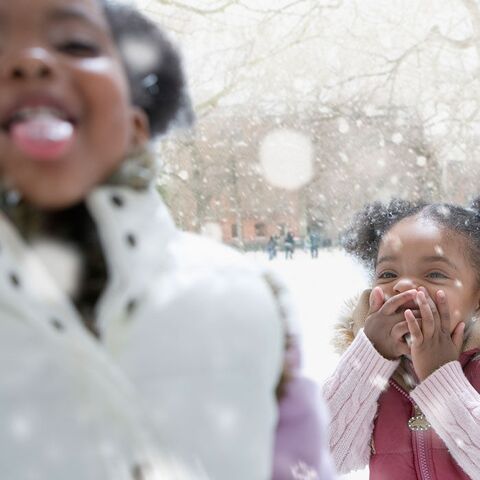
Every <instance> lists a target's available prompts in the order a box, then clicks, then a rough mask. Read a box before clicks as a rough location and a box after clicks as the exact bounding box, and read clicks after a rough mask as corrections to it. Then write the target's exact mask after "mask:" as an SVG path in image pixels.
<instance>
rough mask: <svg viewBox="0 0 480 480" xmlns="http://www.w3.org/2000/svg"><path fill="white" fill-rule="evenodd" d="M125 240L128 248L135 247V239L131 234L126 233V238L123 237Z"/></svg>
mask: <svg viewBox="0 0 480 480" xmlns="http://www.w3.org/2000/svg"><path fill="white" fill-rule="evenodd" d="M125 238H126V240H127V244H128V246H129V247H132V248H133V247H136V246H137V238H136V237H135V235H134V234H133V233H128V234H127V236H126V237H125Z"/></svg>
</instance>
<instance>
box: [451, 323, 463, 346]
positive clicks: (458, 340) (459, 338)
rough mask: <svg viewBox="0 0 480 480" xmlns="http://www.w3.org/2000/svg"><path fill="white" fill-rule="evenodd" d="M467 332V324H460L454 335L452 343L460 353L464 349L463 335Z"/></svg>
mask: <svg viewBox="0 0 480 480" xmlns="http://www.w3.org/2000/svg"><path fill="white" fill-rule="evenodd" d="M464 332H465V323H464V322H460V323H459V324H458V325H457V326H456V327H455V330H454V331H453V333H452V342H453V344H454V345H455V347H456V349H457V351H458V352H460V350H461V349H462V345H463V334H464Z"/></svg>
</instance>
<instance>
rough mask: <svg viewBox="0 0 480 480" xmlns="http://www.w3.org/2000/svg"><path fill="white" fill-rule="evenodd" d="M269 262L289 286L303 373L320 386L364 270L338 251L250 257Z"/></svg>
mask: <svg viewBox="0 0 480 480" xmlns="http://www.w3.org/2000/svg"><path fill="white" fill-rule="evenodd" d="M249 255H250V256H252V257H254V258H255V260H256V261H258V262H265V263H268V265H269V267H270V268H272V269H273V270H274V271H275V272H277V273H278V274H279V275H280V276H281V277H282V278H283V280H284V281H285V282H286V283H287V285H288V286H289V288H290V290H291V293H292V298H293V301H294V302H295V306H296V312H297V314H296V317H297V320H298V327H299V329H300V332H301V336H302V340H303V342H302V343H303V354H304V365H303V369H304V372H305V374H306V375H307V376H308V377H310V378H312V379H314V380H315V381H317V382H319V383H320V384H321V383H322V382H323V381H324V380H325V379H326V378H327V377H328V375H329V374H330V373H331V372H332V371H333V369H334V368H335V366H336V363H337V360H338V355H337V354H336V353H334V351H333V347H332V346H331V345H330V341H331V338H332V333H333V326H334V324H335V323H336V321H337V319H338V317H339V315H340V313H341V311H342V308H343V307H344V303H345V301H346V300H347V299H348V298H350V297H352V296H354V295H356V294H357V293H358V292H359V291H361V290H362V289H363V288H365V287H366V286H367V282H368V279H367V276H366V273H365V272H364V270H363V269H362V268H361V267H360V266H359V265H358V264H357V263H356V262H354V261H353V260H352V259H351V258H350V257H349V256H348V255H346V254H345V253H344V252H342V251H340V250H320V252H319V255H318V258H316V259H311V258H310V255H309V254H306V253H304V252H302V251H298V250H297V251H296V252H295V255H294V259H293V260H285V259H284V257H283V252H279V254H278V256H277V258H276V259H274V260H272V261H271V262H269V261H268V260H267V257H266V254H265V253H254V254H253V253H252V254H249ZM341 478H342V480H364V479H367V478H368V471H367V470H365V471H361V472H355V473H352V474H349V475H345V476H343V477H341Z"/></svg>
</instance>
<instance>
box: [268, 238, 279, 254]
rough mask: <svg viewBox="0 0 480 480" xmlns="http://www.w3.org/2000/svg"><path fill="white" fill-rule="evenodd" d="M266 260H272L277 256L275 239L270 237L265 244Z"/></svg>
mask: <svg viewBox="0 0 480 480" xmlns="http://www.w3.org/2000/svg"><path fill="white" fill-rule="evenodd" d="M267 253H268V259H269V260H273V259H274V258H275V257H276V256H277V239H276V238H275V237H274V236H271V237H270V238H269V239H268V243H267Z"/></svg>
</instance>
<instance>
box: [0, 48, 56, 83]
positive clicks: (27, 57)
mask: <svg viewBox="0 0 480 480" xmlns="http://www.w3.org/2000/svg"><path fill="white" fill-rule="evenodd" d="M2 64H3V65H2V66H1V67H0V71H1V72H2V77H3V78H6V79H9V80H29V79H44V78H48V77H50V76H51V75H52V73H53V68H52V65H51V61H50V58H49V54H48V53H47V52H46V51H45V50H44V49H42V48H30V49H28V50H24V51H22V52H18V51H17V52H16V53H15V54H12V55H10V58H5V59H3V61H2Z"/></svg>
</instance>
